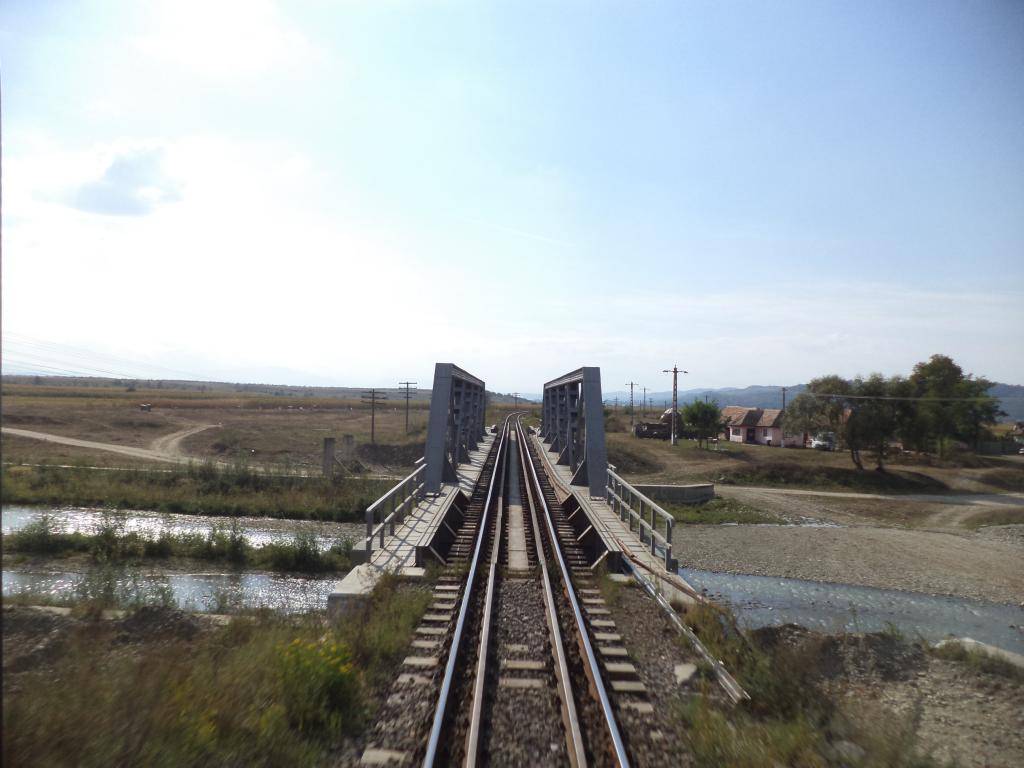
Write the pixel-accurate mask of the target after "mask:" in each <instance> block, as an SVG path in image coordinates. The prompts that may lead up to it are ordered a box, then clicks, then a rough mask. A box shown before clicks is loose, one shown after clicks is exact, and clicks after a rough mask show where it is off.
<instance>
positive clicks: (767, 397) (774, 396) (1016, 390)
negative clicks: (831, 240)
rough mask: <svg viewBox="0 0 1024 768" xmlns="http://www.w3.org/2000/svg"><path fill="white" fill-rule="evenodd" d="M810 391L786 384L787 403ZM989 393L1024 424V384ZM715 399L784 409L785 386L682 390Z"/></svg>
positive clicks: (653, 398)
mask: <svg viewBox="0 0 1024 768" xmlns="http://www.w3.org/2000/svg"><path fill="white" fill-rule="evenodd" d="M806 390H807V385H806V384H794V385H792V386H790V385H786V402H787V403H789V402H792V401H793V398H794V397H796V396H797V395H799V394H800V393H801V392H805V391H806ZM989 394H990V395H992V396H993V397H996V398H999V402H1000V408H1001V409H1002V410H1003V411H1005V412H1006V416H1005V417H1003V418H1004V419H1008V420H1012V421H1024V385H1020V384H993V385H992V387H991V388H990V389H989ZM616 397H617V398H619V405H623V404H628V403H629V390H628V389H627V390H625V391H622V390H618V391H614V392H605V393H604V399H605V401H606V402H612V401H614V399H615V398H616ZM705 398H707V399H708V400H709V401H711V400H715V401H717V402H718V404H719V405H720V406H722V407H725V406H727V405H741V406H744V407H746V408H781V407H782V385H778V386H773V385H762V384H755V385H752V386H749V387H719V388H717V389H682V390H679V403H680V405H682V404H684V403H692V402H693V401H694V400H704V399H705ZM641 399H642V392H641V391H638V390H633V401H634V403H635V404H636V407H637V408H640V400H641ZM647 403H648V405H647V407H648V408H654V407H657V408H659V409H660V408H663V407H668V406H670V405H671V404H672V390H668V391H663V392H648V393H647Z"/></svg>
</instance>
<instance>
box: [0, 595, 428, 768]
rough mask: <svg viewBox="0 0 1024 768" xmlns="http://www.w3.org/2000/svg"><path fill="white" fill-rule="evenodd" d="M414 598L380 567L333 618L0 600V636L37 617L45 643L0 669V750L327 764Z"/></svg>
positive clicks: (142, 759)
mask: <svg viewBox="0 0 1024 768" xmlns="http://www.w3.org/2000/svg"><path fill="white" fill-rule="evenodd" d="M428 603H429V592H427V591H425V590H420V589H415V588H407V587H402V586H400V585H399V584H398V583H397V581H396V580H395V579H393V578H385V579H383V580H382V581H381V583H380V584H379V585H378V587H377V589H376V590H375V591H374V593H373V595H372V597H371V599H370V600H368V601H367V602H366V604H365V605H363V606H361V607H360V608H358V609H357V610H356V612H355V613H354V614H353V615H351V616H349V617H348V618H347V619H346V620H344V621H339V622H338V623H333V624H332V623H325V621H324V619H323V618H322V616H316V615H310V616H304V617H298V618H295V617H283V616H280V615H275V614H272V613H269V612H262V613H258V614H255V615H252V616H241V617H236V618H233V619H232V620H231V622H230V623H229V624H228V625H227V626H223V627H214V626H210V625H207V624H206V623H205V622H202V621H200V620H199V619H197V618H196V617H192V616H189V615H187V614H182V613H180V612H178V611H170V610H167V609H163V608H152V607H143V608H141V609H139V610H137V611H135V612H133V613H131V614H130V615H128V616H126V617H124V618H123V619H119V620H108V621H90V620H77V621H72V620H70V619H65V618H59V617H46V616H41V615H39V614H35V613H33V612H31V611H29V609H20V610H21V611H22V613H20V614H19V613H10V612H8V613H5V650H6V648H7V645H6V643H7V642H8V641H9V640H10V638H11V637H12V636H13V637H17V636H18V633H19V631H21V630H22V628H23V625H24V626H25V628H31V627H32V626H36V625H38V624H39V623H40V622H45V621H50V622H52V623H53V624H54V625H55V629H54V631H52V632H50V633H49V634H48V635H47V637H48V638H49V641H48V642H50V643H56V644H57V645H56V647H54V648H53V652H52V653H50V654H48V655H46V656H45V658H40V657H39V654H35V655H32V654H31V653H30V654H29V655H28V657H27V658H26V659H25V660H24V661H23V662H21V665H20V666H19V665H16V668H17V669H18V673H17V675H16V676H13V675H12V676H11V677H13V678H14V679H13V680H11V679H10V678H9V677H8V675H7V674H5V685H4V702H3V704H4V706H3V733H4V740H3V762H4V764H5V765H53V766H64V765H68V766H70V765H75V766H109V765H154V766H179V765H253V766H277V765H327V764H332V763H334V762H336V760H337V755H338V754H340V753H342V752H343V751H344V750H346V749H348V750H349V751H351V750H352V747H351V744H352V739H353V738H358V736H359V734H361V733H362V732H363V731H364V730H365V729H366V728H367V726H368V725H369V724H370V723H372V721H373V715H374V712H375V709H376V708H377V707H378V706H379V703H380V701H381V699H382V697H383V692H384V688H383V686H384V684H385V682H386V681H387V680H388V679H389V678H390V674H391V672H392V671H393V669H394V666H395V665H396V664H397V663H398V662H399V661H400V660H401V657H402V655H403V653H404V652H405V649H406V647H407V646H408V642H409V638H410V636H411V634H412V630H413V628H414V626H415V624H416V622H417V621H418V620H419V617H420V616H421V615H422V614H423V612H424V610H425V609H426V606H427V605H428ZM16 610H17V609H16ZM61 622H63V623H61ZM55 637H56V638H57V639H54V638H55ZM55 681H60V684H59V685H57V684H55Z"/></svg>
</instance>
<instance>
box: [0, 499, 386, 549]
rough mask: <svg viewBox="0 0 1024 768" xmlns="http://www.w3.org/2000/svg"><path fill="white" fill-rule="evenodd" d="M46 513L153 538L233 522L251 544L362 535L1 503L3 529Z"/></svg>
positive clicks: (84, 527)
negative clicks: (302, 536) (299, 536)
mask: <svg viewBox="0 0 1024 768" xmlns="http://www.w3.org/2000/svg"><path fill="white" fill-rule="evenodd" d="M43 515H49V516H50V519H51V521H52V522H53V525H54V527H55V528H58V529H60V530H61V531H64V532H66V533H72V532H75V531H80V532H82V533H96V531H97V530H99V528H100V526H101V525H104V524H105V523H107V522H114V523H116V524H117V525H118V526H123V530H124V531H125V533H128V532H132V531H136V532H138V533H140V534H143V535H146V536H150V537H152V538H156V537H157V536H159V535H160V533H161V532H162V531H168V532H169V533H173V534H182V533H198V534H202V535H204V536H205V535H206V534H207V533H209V532H210V531H211V530H213V528H215V527H217V528H221V529H224V528H227V527H228V526H230V525H231V524H232V523H233V522H234V523H236V524H237V525H238V526H239V528H240V530H241V532H242V535H244V536H245V538H246V539H248V541H249V543H250V544H252V545H253V546H254V547H260V546H263V545H264V544H272V543H284V542H287V541H290V540H291V539H292V538H294V536H295V534H296V533H300V532H304V533H312V534H313V535H315V536H316V537H317V542H318V543H319V545H320V548H321V549H323V550H328V549H330V548H331V546H333V545H334V544H338V543H340V542H342V541H344V540H345V539H348V540H350V541H353V542H354V541H356V540H357V539H360V538H362V537H364V536H365V535H366V525H365V523H331V522H320V521H318V520H278V519H275V518H270V517H225V516H214V515H182V514H172V513H164V512H146V511H142V510H131V511H119V512H110V511H108V510H103V509H93V508H90V507H69V508H66V509H53V508H47V507H26V506H18V505H14V504H5V505H4V506H3V510H2V518H3V519H2V525H3V532H4V534H5V535H6V534H8V533H12V532H13V531H17V530H20V529H21V528H24V527H25V526H26V525H28V524H29V523H31V522H34V521H36V520H39V519H40V518H41V517H42V516H43Z"/></svg>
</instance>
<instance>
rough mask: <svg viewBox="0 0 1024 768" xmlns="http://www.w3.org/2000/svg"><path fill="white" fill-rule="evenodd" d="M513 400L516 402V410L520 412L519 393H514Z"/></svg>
mask: <svg viewBox="0 0 1024 768" xmlns="http://www.w3.org/2000/svg"><path fill="white" fill-rule="evenodd" d="M512 398H513V400H514V401H515V406H514V407H515V409H516V410H519V393H518V392H513V393H512Z"/></svg>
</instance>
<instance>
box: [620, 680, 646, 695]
mask: <svg viewBox="0 0 1024 768" xmlns="http://www.w3.org/2000/svg"><path fill="white" fill-rule="evenodd" d="M612 690H613V691H615V692H616V693H641V694H646V693H647V686H646V685H644V684H643V683H642V682H640V681H639V680H612Z"/></svg>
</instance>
